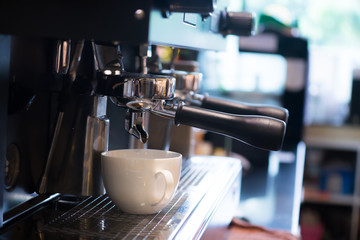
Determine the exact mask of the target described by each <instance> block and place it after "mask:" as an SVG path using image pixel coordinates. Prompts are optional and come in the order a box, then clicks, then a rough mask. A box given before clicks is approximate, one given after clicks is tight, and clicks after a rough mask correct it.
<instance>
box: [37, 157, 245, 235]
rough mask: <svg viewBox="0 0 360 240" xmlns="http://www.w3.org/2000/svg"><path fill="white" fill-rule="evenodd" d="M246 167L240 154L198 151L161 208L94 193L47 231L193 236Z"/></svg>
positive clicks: (76, 233) (58, 218) (45, 226)
mask: <svg viewBox="0 0 360 240" xmlns="http://www.w3.org/2000/svg"><path fill="white" fill-rule="evenodd" d="M240 172H241V167H240V161H239V160H236V159H232V158H224V157H193V158H191V159H189V160H188V161H187V164H186V165H185V166H184V168H183V170H182V176H181V178H180V182H179V187H178V190H177V192H176V194H175V196H174V198H173V199H172V200H171V202H170V203H169V204H168V206H166V207H165V208H164V209H163V210H162V211H160V212H159V213H157V214H152V215H134V214H127V213H124V212H122V211H121V210H120V209H118V208H117V207H116V206H115V205H114V204H113V203H112V201H111V199H110V198H109V196H107V195H102V196H99V197H93V196H92V197H88V198H86V199H84V200H83V201H81V202H80V203H79V204H78V205H76V206H75V207H73V208H72V209H70V210H69V211H67V212H65V213H63V214H61V215H59V216H57V217H55V218H54V219H52V220H51V221H49V222H48V223H47V224H45V225H44V226H43V227H42V228H41V234H42V235H43V236H45V239H64V238H66V239H172V238H175V237H176V236H178V235H181V234H183V233H186V235H189V234H190V235H193V236H191V238H193V237H194V236H196V235H199V234H201V232H202V230H203V228H204V227H205V226H206V225H207V223H208V222H209V221H210V219H211V217H212V215H213V213H214V211H215V209H216V207H217V205H218V204H219V201H220V200H221V199H222V198H223V197H224V196H225V194H226V192H227V191H228V189H229V187H230V186H231V185H233V182H234V181H235V180H236V179H238V176H239V173H240ZM238 187H239V186H238ZM239 190H240V187H239ZM238 197H239V196H235V198H238ZM235 202H236V199H235ZM197 209H199V211H197Z"/></svg>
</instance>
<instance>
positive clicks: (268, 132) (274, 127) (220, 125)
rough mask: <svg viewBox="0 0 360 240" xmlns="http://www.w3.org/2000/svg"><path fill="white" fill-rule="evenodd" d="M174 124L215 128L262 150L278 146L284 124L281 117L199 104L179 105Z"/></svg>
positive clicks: (216, 130) (273, 148) (283, 130)
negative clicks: (212, 107)
mask: <svg viewBox="0 0 360 240" xmlns="http://www.w3.org/2000/svg"><path fill="white" fill-rule="evenodd" d="M175 124H176V125H179V124H182V125H188V126H192V127H197V128H201V129H205V130H208V131H212V132H216V133H219V134H222V135H226V136H229V137H232V138H234V139H237V140H239V141H241V142H244V143H247V144H249V145H251V146H254V147H257V148H261V149H265V150H274V151H277V150H280V149H281V147H282V143H283V139H284V135H285V130H286V124H285V122H284V121H281V120H278V119H275V118H271V117H265V116H254V115H235V114H228V113H223V112H217V111H212V110H207V109H202V108H198V107H192V106H186V105H179V106H178V109H177V111H176V114H175Z"/></svg>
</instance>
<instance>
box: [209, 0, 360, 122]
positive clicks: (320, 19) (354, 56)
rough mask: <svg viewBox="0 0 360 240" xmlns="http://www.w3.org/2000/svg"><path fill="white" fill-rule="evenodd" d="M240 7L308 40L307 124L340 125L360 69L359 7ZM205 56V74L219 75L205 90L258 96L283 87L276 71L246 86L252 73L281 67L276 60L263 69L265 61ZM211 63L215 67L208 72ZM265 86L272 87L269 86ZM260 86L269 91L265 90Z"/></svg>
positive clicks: (290, 3) (287, 1) (302, 2)
mask: <svg viewBox="0 0 360 240" xmlns="http://www.w3.org/2000/svg"><path fill="white" fill-rule="evenodd" d="M243 6H244V10H249V11H255V12H256V13H257V16H260V15H261V14H266V15H270V16H273V17H275V18H276V19H277V20H279V21H280V22H282V23H284V24H285V25H288V26H291V27H293V30H296V31H292V33H294V32H296V33H297V34H298V35H299V36H301V37H305V38H307V39H308V40H309V51H310V52H309V58H310V59H309V64H310V66H309V85H308V93H309V94H308V105H307V110H306V111H307V113H306V115H307V119H306V122H307V123H308V124H333V125H340V124H343V123H344V122H345V120H346V117H347V114H348V109H349V107H348V106H349V103H350V101H351V87H352V78H353V70H354V69H356V68H360V14H359V12H360V1H358V0H343V1H338V0H311V1H310V0H275V1H268V0H251V1H245V0H244V1H243ZM230 46H231V44H230ZM233 50H234V49H233ZM234 51H235V52H236V50H234ZM209 55H210V58H209V59H208V60H207V62H208V63H210V66H208V69H209V71H211V72H215V71H216V72H218V73H217V75H216V74H215V75H213V74H210V75H209V76H212V77H211V78H212V79H209V82H208V81H207V84H206V88H207V89H216V88H217V89H219V88H220V89H221V90H223V91H227V92H229V91H230V92H236V91H257V90H258V89H259V88H260V86H261V88H262V91H270V92H271V91H272V88H276V86H277V85H278V83H280V82H281V81H283V80H282V79H281V78H282V76H281V73H280V72H281V71H280V72H278V71H272V73H271V74H269V75H271V76H267V77H264V76H263V75H261V76H258V77H256V76H255V77H254V76H252V77H251V79H252V80H249V79H250V76H249V75H251V74H252V72H253V70H254V69H253V68H262V70H260V72H261V73H263V72H266V69H271V68H272V69H276V68H275V67H276V66H275V65H277V64H279V66H280V65H281V63H280V62H281V61H280V60H279V61H278V60H277V59H275V60H269V59H268V63H267V64H264V63H263V60H264V61H265V59H266V58H267V57H266V56H265V58H263V57H262V56H261V57H259V58H258V60H254V59H253V57H248V56H246V57H244V59H247V60H244V59H242V57H241V56H239V54H238V53H237V54H234V53H232V52H231V51H228V52H225V53H211V54H208V55H207V57H209ZM240 55H242V54H240ZM211 59H212V60H211ZM254 62H256V63H254ZM211 63H214V67H213V68H211ZM216 63H217V64H219V65H216ZM251 63H252V64H251ZM219 68H221V69H219ZM220 72H222V73H221V74H220ZM224 72H225V73H224ZM205 77H206V76H205ZM254 79H255V80H254ZM265 79H266V80H265ZM206 80H207V79H206ZM270 81H272V82H273V85H272V84H269V82H270ZM265 82H266V84H265ZM260 83H261V84H260ZM265 86H268V87H269V88H268V89H265V90H264V89H263V87H265ZM266 88H267V87H266Z"/></svg>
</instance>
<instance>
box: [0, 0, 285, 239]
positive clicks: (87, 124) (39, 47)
mask: <svg viewBox="0 0 360 240" xmlns="http://www.w3.org/2000/svg"><path fill="white" fill-rule="evenodd" d="M229 4H230V1H225V0H224V1H212V0H211V1H209V0H201V1H176V0H168V1H143V0H139V1H132V2H126V3H123V2H119V1H114V0H111V1H106V2H103V1H102V2H100V1H91V2H86V3H85V2H82V1H80V2H75V3H74V2H72V3H70V2H68V1H56V2H43V1H32V2H28V1H20V2H14V1H5V2H4V3H1V8H0V20H1V22H2V24H1V25H0V34H1V35H0V84H1V87H0V91H1V94H0V98H1V99H0V104H1V108H0V126H1V127H2V130H1V131H0V163H1V165H0V171H2V172H3V173H4V174H3V175H2V176H4V178H0V179H1V180H0V184H1V185H2V186H3V190H2V191H1V194H0V204H1V208H0V209H1V211H0V218H1V219H0V226H1V230H0V238H1V239H56V238H61V239H63V238H65V239H68V238H69V239H84V238H104V239H107V238H112V239H114V238H123V239H127V238H150V239H153V238H156V239H158V238H160V239H172V238H186V239H188V238H193V239H196V238H200V237H201V235H202V233H203V232H204V231H205V230H206V228H207V226H208V225H209V224H210V222H216V221H217V218H216V217H214V215H216V214H215V213H217V212H219V211H220V212H222V214H224V213H225V212H226V213H227V214H226V216H225V217H223V218H222V219H221V220H219V221H218V222H221V224H228V223H229V221H230V220H231V217H232V214H233V212H232V210H233V208H229V206H230V205H231V206H236V205H237V203H238V200H239V194H240V186H239V185H240V179H241V164H240V162H239V161H236V160H235V159H228V158H225V157H224V158H218V157H212V156H207V157H204V156H197V157H191V158H190V157H189V158H188V159H184V166H183V170H182V177H181V179H180V185H179V188H178V191H177V194H176V196H175V197H174V198H173V200H172V201H171V203H170V204H169V206H168V207H166V208H165V209H164V210H162V211H161V212H159V213H158V214H156V215H154V216H152V215H151V216H147V215H146V216H141V215H130V214H125V213H123V212H121V211H120V210H118V209H117V208H116V207H115V206H114V204H113V203H112V202H111V199H109V197H108V196H107V195H106V192H105V189H104V187H103V184H102V177H101V167H100V154H101V152H103V151H107V150H112V149H121V148H133V147H146V143H147V141H148V139H151V138H155V139H156V138H157V136H156V134H154V136H152V135H149V133H148V130H147V126H148V124H149V121H151V119H150V120H149V117H148V115H149V114H153V115H156V116H160V117H161V118H164V119H167V120H168V121H170V122H171V123H172V124H174V125H186V126H192V127H197V128H202V129H206V130H208V131H213V132H217V133H220V134H223V135H227V136H230V137H232V138H234V139H236V140H239V141H242V142H244V143H247V144H249V145H251V146H253V147H257V148H262V149H266V150H275V151H276V150H280V149H281V146H282V142H283V138H284V135H285V130H286V120H287V114H288V113H287V110H286V109H282V108H275V107H271V106H248V105H245V107H240V106H239V105H237V106H233V107H234V108H236V109H245V108H246V109H250V111H242V112H241V113H240V112H233V111H232V110H231V109H230V110H229V109H228V108H229V106H227V108H226V106H225V105H226V104H228V103H226V102H225V103H224V102H220V101H218V100H213V101H212V104H209V105H208V106H205V105H204V103H205V102H206V100H204V99H206V96H204V95H201V94H198V93H194V92H192V91H189V92H187V93H184V95H182V96H181V95H179V94H176V82H177V81H179V79H180V77H179V76H180V75H179V74H176V73H175V72H168V73H167V72H166V71H159V72H157V73H153V72H151V73H149V71H148V66H147V65H148V62H149V61H148V59H149V58H151V56H152V54H153V53H152V51H151V49H152V47H153V46H170V47H177V48H178V47H179V48H185V49H195V50H197V51H206V50H216V51H221V50H224V49H225V47H226V36H227V35H229V34H231V35H238V36H241V35H249V34H251V33H252V31H253V21H254V19H253V15H252V14H250V13H246V12H241V11H240V10H241V9H235V10H231V9H230V8H228V6H229ZM19 6H20V7H19ZM208 99H210V98H208ZM210 100H211V99H210ZM210 100H209V101H208V102H210ZM199 101H200V102H201V103H202V104H200V105H199V104H194V102H197V103H198V102H199ZM221 106H223V107H224V108H223V109H222V108H221ZM219 107H220V108H219ZM259 109H260V110H259ZM278 113H280V115H281V117H279V115H278ZM164 127H165V126H164ZM134 139H135V140H134ZM139 143H140V144H139ZM220 179H221V180H220ZM220 203H225V204H224V205H225V206H227V207H228V208H226V210H219V206H220V205H221V204H220ZM229 203H230V204H229ZM224 219H225V220H224Z"/></svg>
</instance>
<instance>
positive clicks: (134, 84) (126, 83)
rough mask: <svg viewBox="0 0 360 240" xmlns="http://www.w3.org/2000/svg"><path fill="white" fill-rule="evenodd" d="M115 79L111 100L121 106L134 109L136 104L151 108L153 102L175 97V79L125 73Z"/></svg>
mask: <svg viewBox="0 0 360 240" xmlns="http://www.w3.org/2000/svg"><path fill="white" fill-rule="evenodd" d="M115 79H117V82H114V84H113V86H112V93H111V95H112V97H111V100H112V101H113V102H114V103H115V104H117V105H119V106H127V107H130V108H134V107H133V106H136V105H134V103H143V104H145V106H143V107H149V105H151V101H154V100H162V99H172V98H173V97H174V92H175V83H176V80H175V78H174V77H170V76H160V75H151V74H136V73H134V74H130V73H124V74H121V75H120V76H118V77H116V78H115ZM128 103H130V104H128ZM137 110H138V109H137Z"/></svg>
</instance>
